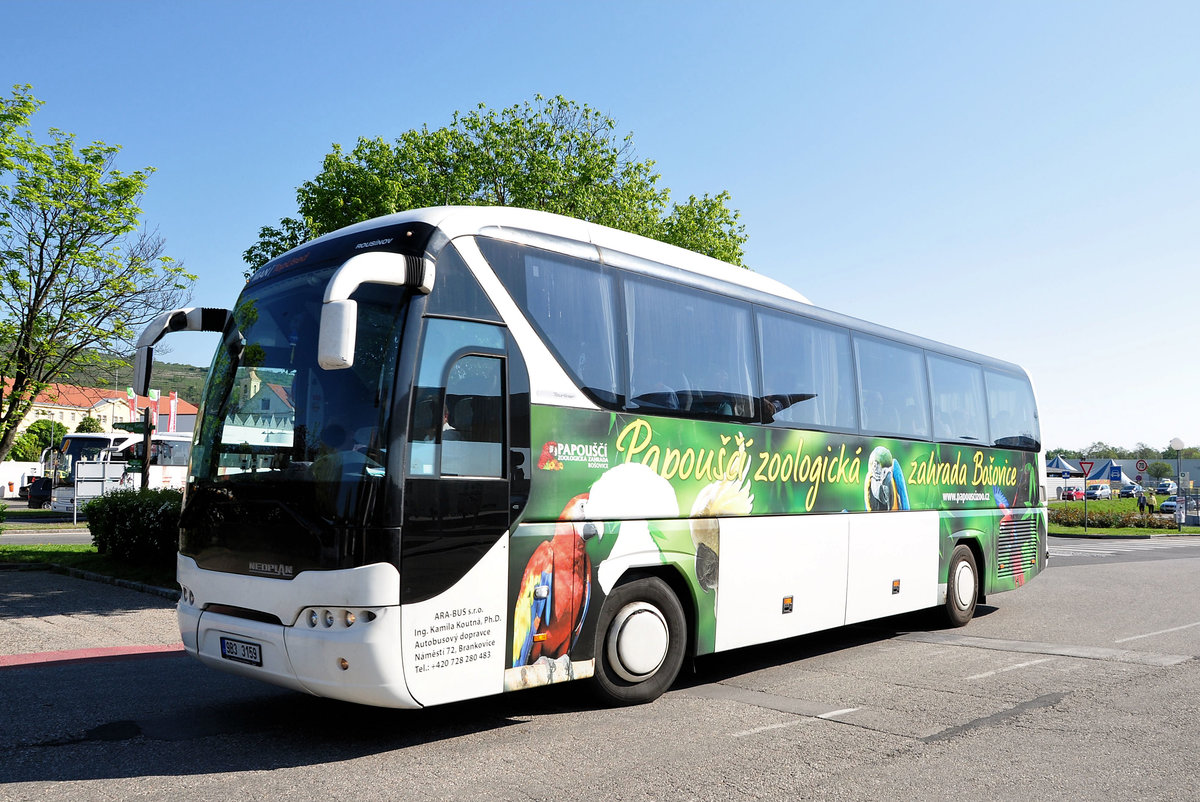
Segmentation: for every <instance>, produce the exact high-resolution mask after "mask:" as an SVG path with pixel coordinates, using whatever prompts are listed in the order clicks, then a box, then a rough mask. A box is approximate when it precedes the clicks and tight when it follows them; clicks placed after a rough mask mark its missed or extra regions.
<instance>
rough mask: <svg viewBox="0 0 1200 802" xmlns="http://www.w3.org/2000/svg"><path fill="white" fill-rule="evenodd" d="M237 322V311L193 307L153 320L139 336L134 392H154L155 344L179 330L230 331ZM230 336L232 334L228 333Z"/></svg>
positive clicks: (173, 310) (173, 311) (166, 313)
mask: <svg viewBox="0 0 1200 802" xmlns="http://www.w3.org/2000/svg"><path fill="white" fill-rule="evenodd" d="M232 323H233V312H230V311H229V310H228V309H210V308H206V307H199V306H192V307H188V308H186V309H172V310H170V311H168V312H163V313H162V314H161V315H159V316H158V317H156V318H154V320H151V321H150V322H149V323H148V324H147V325H146V328H144V329H142V335H141V336H140V337H138V341H137V354H136V356H135V357H134V368H133V391H134V392H135V393H137V394H138V395H146V394H147V393H149V392H150V373H151V368H152V367H153V365H154V344H155V343H157V342H158V341H159V340H161V339H162V338H163V337H165V336H166V335H167V334H170V333H171V332H175V331H226V329H228V328H229V327H230V325H231V324H232ZM226 334H227V335H228V332H226Z"/></svg>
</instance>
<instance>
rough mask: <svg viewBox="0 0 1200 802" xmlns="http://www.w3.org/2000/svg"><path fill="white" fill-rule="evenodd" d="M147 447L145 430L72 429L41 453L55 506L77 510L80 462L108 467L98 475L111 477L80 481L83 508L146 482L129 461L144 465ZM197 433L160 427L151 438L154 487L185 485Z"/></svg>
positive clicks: (64, 509)
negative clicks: (170, 431)
mask: <svg viewBox="0 0 1200 802" xmlns="http://www.w3.org/2000/svg"><path fill="white" fill-rule="evenodd" d="M143 450H144V443H143V435H140V434H134V433H131V432H99V433H93V434H68V435H66V436H65V437H63V440H62V443H60V444H58V445H56V446H55V447H54V448H50V449H47V450H46V451H45V452H44V453H43V454H42V470H43V476H46V477H51V482H52V483H53V488H52V490H51V497H50V509H52V510H54V511H55V512H73V511H75V509H76V497H75V489H76V478H77V476H78V472H77V468H78V465H79V464H80V463H94V464H97V465H104V466H106V469H105V470H102V471H99V472H97V477H101V476H106V477H108V478H107V480H106V481H103V482H101V481H87V482H84V483H83V484H81V485H80V488H81V489H80V493H79V498H78V508H79V509H80V510H82V509H83V508H84V506H85V505H86V504H87V503H88V502H89V501H91V500H92V499H94V498H97V497H99V496H101V495H103V494H104V493H107V492H110V491H112V490H115V489H118V488H138V487H141V486H142V473H141V469H140V468H136V469H134V468H128V467H127V466H128V465H129V463H130V461H134V464H135V465H140V460H141V459H142V452H143ZM191 450H192V438H191V435H188V434H168V433H165V432H155V433H154V434H152V435H151V439H150V476H149V487H150V488H152V489H158V488H164V487H173V488H176V489H179V490H182V489H183V486H184V483H185V480H186V479H187V465H188V456H189V455H190V454H191Z"/></svg>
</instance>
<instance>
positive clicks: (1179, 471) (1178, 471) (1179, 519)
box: [1170, 437, 1187, 532]
mask: <svg viewBox="0 0 1200 802" xmlns="http://www.w3.org/2000/svg"><path fill="white" fill-rule="evenodd" d="M1170 446H1171V448H1173V449H1175V523H1176V524H1177V525H1178V526H1179V531H1180V532H1182V531H1183V515H1184V513H1183V512H1182V511H1181V510H1180V509H1179V501H1180V497H1181V496H1182V495H1183V441H1182V440H1180V439H1179V438H1178V437H1176V438H1175V439H1174V440H1172V441H1171V443H1170ZM1183 506H1184V510H1186V509H1187V501H1184V502H1183Z"/></svg>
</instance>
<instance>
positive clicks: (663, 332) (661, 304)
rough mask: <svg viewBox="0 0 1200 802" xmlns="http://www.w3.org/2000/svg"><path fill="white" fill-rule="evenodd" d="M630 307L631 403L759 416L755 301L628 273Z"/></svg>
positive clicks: (627, 306) (703, 413) (718, 414)
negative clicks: (753, 318)
mask: <svg viewBox="0 0 1200 802" xmlns="http://www.w3.org/2000/svg"><path fill="white" fill-rule="evenodd" d="M625 309H626V336H627V338H628V343H629V354H630V363H631V364H630V377H629V399H630V402H629V406H630V408H632V409H655V410H673V411H680V412H688V413H690V414H693V415H699V416H713V417H721V418H730V417H732V418H751V417H753V416H754V404H753V402H752V398H753V397H754V395H755V392H754V384H753V381H752V378H751V377H752V374H754V373H757V371H756V370H754V371H752V370H751V368H752V366H754V365H755V364H756V363H755V354H754V341H753V335H752V334H751V328H750V307H749V306H748V305H746V304H743V303H740V302H737V301H732V300H729V299H724V298H721V297H719V296H716V295H712V294H711V293H707V292H702V291H698V290H692V289H687V288H684V287H679V286H677V285H674V284H669V283H667V282H663V281H656V280H653V279H648V278H640V277H638V278H635V277H633V276H629V277H627V278H626V279H625Z"/></svg>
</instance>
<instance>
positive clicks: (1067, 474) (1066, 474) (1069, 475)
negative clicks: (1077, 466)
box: [1062, 471, 1071, 479]
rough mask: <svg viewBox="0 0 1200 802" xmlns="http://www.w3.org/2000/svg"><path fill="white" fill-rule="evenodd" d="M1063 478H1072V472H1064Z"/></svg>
mask: <svg viewBox="0 0 1200 802" xmlns="http://www.w3.org/2000/svg"><path fill="white" fill-rule="evenodd" d="M1062 478H1064V479H1070V478H1071V472H1070V471H1063V473H1062Z"/></svg>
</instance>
